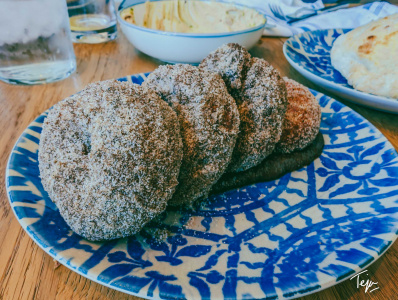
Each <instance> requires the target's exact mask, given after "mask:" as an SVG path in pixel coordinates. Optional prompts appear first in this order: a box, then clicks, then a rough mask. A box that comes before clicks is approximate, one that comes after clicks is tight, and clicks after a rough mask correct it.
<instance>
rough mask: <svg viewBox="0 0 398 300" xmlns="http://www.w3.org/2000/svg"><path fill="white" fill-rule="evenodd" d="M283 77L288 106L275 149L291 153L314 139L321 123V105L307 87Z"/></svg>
mask: <svg viewBox="0 0 398 300" xmlns="http://www.w3.org/2000/svg"><path fill="white" fill-rule="evenodd" d="M283 79H284V81H285V83H286V88H287V98H288V106H287V111H286V117H285V120H284V122H283V127H282V136H281V139H280V140H279V142H278V144H277V145H276V149H275V150H276V151H277V152H281V153H291V152H293V151H296V150H302V149H304V148H305V147H307V146H308V145H309V144H310V143H312V141H313V140H314V139H315V137H316V135H317V134H318V132H319V127H320V124H321V106H320V105H319V103H318V101H317V100H316V98H315V97H314V95H313V94H312V93H311V92H310V91H309V90H308V88H307V87H305V86H304V85H302V84H300V83H298V82H296V81H294V80H292V79H289V78H287V77H284V78H283Z"/></svg>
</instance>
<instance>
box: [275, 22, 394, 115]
mask: <svg viewBox="0 0 398 300" xmlns="http://www.w3.org/2000/svg"><path fill="white" fill-rule="evenodd" d="M349 31H350V29H329V30H316V31H309V32H304V33H301V34H297V35H295V36H292V37H291V38H290V39H288V40H287V41H286V42H285V44H284V45H283V53H284V54H285V57H286V59H287V60H288V62H289V63H290V64H291V65H292V67H293V68H295V69H296V70H297V71H298V72H299V73H300V74H301V75H303V76H304V77H306V78H307V79H309V80H311V81H313V82H314V83H316V84H319V85H320V86H322V87H323V88H325V89H326V90H328V91H330V92H332V93H334V94H336V95H338V96H340V97H342V98H344V99H347V100H351V101H352V102H355V103H358V104H361V105H366V106H369V107H372V108H375V109H378V110H382V111H387V112H392V113H398V99H391V98H386V97H382V96H377V95H373V94H369V93H365V92H361V91H358V90H356V89H354V88H353V87H352V86H351V85H349V84H348V82H347V80H346V79H345V78H344V77H343V76H342V75H341V74H340V72H339V71H337V70H336V69H334V68H333V66H332V64H331V62H330V50H331V49H332V46H333V43H334V41H335V40H336V39H337V38H338V37H339V36H340V35H341V34H343V33H347V32H349Z"/></svg>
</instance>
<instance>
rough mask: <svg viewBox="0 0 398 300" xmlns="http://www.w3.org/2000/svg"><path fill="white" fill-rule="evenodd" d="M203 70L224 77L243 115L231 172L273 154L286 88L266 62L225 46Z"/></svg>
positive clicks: (280, 128) (211, 58) (216, 52)
mask: <svg viewBox="0 0 398 300" xmlns="http://www.w3.org/2000/svg"><path fill="white" fill-rule="evenodd" d="M200 68H202V69H206V70H209V71H212V72H216V73H218V74H220V75H222V77H223V79H224V80H225V82H226V85H227V86H228V87H229V90H230V92H231V94H232V96H233V97H234V99H235V101H236V103H237V105H238V110H239V115H240V120H241V122H240V133H239V136H238V140H237V142H236V146H235V149H234V153H233V156H232V161H231V164H230V165H229V167H228V171H229V172H238V171H244V170H247V169H249V168H251V167H254V166H256V165H258V164H259V163H260V162H261V161H262V160H264V159H265V158H266V157H267V156H268V155H270V154H271V153H272V152H273V150H274V148H275V145H276V143H277V142H278V141H279V138H280V135H281V133H282V123H283V119H284V116H285V112H286V106H287V99H286V87H285V83H284V81H283V79H282V78H281V76H280V74H279V72H278V71H277V70H276V69H275V68H274V67H272V66H271V65H270V64H269V63H268V62H267V61H265V60H264V59H260V58H251V57H250V54H249V53H248V52H247V50H246V49H244V48H243V47H242V46H240V45H238V44H227V45H223V46H221V47H220V48H218V49H217V50H215V51H214V52H212V53H210V54H209V56H207V57H206V58H205V59H204V60H203V61H202V63H201V64H200Z"/></svg>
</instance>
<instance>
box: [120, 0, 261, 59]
mask: <svg viewBox="0 0 398 300" xmlns="http://www.w3.org/2000/svg"><path fill="white" fill-rule="evenodd" d="M144 2H145V1H144V0H130V1H123V2H122V3H121V4H120V6H119V8H118V13H117V18H118V22H119V24H120V28H121V29H122V31H123V33H124V35H125V36H126V38H127V39H128V40H129V42H130V43H132V44H133V45H134V47H136V48H137V49H138V50H140V51H141V52H143V53H145V54H147V55H149V56H152V57H154V58H157V59H159V60H162V61H165V62H170V63H189V64H198V63H200V62H201V61H202V59H203V58H205V57H206V56H207V55H208V54H209V53H210V52H211V51H213V50H215V49H217V48H218V47H220V46H221V45H223V44H226V43H238V44H240V45H242V46H244V47H245V48H247V49H250V48H251V47H253V46H254V45H255V44H256V43H257V41H258V40H259V39H260V37H261V35H262V32H263V29H264V26H265V23H266V22H264V24H261V25H259V26H256V27H253V28H249V29H246V30H241V31H234V32H225V33H214V34H208V33H205V34H200V33H174V32H166V31H161V30H154V29H148V28H144V27H141V26H137V25H134V24H131V23H128V22H126V21H124V20H123V19H122V18H121V17H120V12H121V11H122V10H123V9H125V8H128V7H132V6H135V5H138V4H142V3H144ZM237 6H239V5H237ZM256 10H257V11H259V10H258V9H256ZM260 13H262V12H260ZM264 17H265V16H264Z"/></svg>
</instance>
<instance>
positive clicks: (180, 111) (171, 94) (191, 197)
mask: <svg viewBox="0 0 398 300" xmlns="http://www.w3.org/2000/svg"><path fill="white" fill-rule="evenodd" d="M144 86H146V87H149V88H151V89H153V90H154V91H156V92H157V93H158V94H159V95H160V96H161V97H162V99H164V100H165V101H166V102H167V103H168V104H169V105H170V106H171V107H172V108H173V109H174V110H175V111H176V113H177V115H178V119H179V122H180V128H181V135H182V140H183V150H184V158H183V162H182V165H181V171H180V176H179V182H180V183H179V185H178V187H177V190H176V193H175V194H174V196H173V198H172V199H171V200H170V201H169V205H172V206H176V205H190V204H192V203H193V202H194V201H195V200H196V199H198V198H205V197H207V195H208V193H209V190H210V188H211V186H212V185H213V184H214V183H215V182H216V181H217V180H218V179H219V178H220V176H221V175H222V174H223V173H224V171H225V169H226V167H227V165H228V164H229V162H230V159H231V155H232V151H233V149H234V146H235V142H236V138H237V135H238V131H239V113H238V109H237V107H236V104H235V101H234V99H233V98H232V97H231V96H230V95H229V94H228V91H227V88H226V86H225V84H224V82H223V80H222V79H221V77H220V76H219V75H218V74H215V73H211V72H208V71H205V70H200V69H199V68H197V67H193V66H190V65H173V66H171V65H168V66H160V67H159V68H158V69H156V70H155V71H154V72H153V73H151V74H150V75H149V76H148V78H147V79H146V81H145V82H144Z"/></svg>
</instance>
